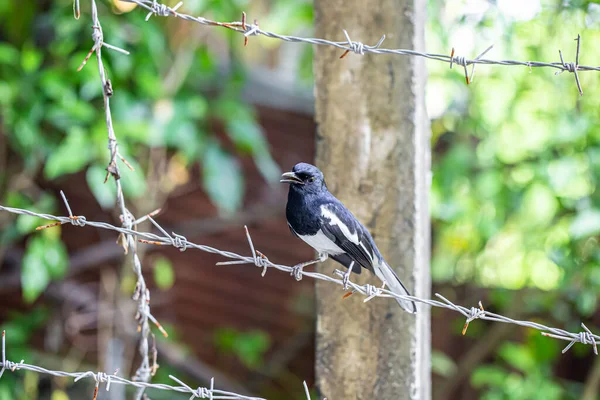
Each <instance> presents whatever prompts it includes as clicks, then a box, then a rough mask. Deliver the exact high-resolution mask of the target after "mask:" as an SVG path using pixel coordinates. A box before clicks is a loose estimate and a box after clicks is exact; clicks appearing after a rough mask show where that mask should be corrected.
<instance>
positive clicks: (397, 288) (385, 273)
mask: <svg viewBox="0 0 600 400" xmlns="http://www.w3.org/2000/svg"><path fill="white" fill-rule="evenodd" d="M373 269H374V270H375V275H377V277H378V278H379V279H381V280H382V281H384V282H385V284H386V285H387V286H388V287H389V289H390V291H391V292H393V293H396V294H402V295H408V296H410V293H409V292H408V290H406V288H405V287H404V285H403V284H402V282H401V281H400V278H398V275H396V272H394V270H393V269H392V268H391V267H390V266H389V265H387V264H386V263H385V261H384V262H381V263H375V265H373ZM396 301H397V302H398V304H400V307H402V308H403V309H404V310H405V311H406V312H409V313H411V314H415V313H416V312H417V306H416V304H415V303H414V301H410V300H401V299H396Z"/></svg>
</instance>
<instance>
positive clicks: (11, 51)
mask: <svg viewBox="0 0 600 400" xmlns="http://www.w3.org/2000/svg"><path fill="white" fill-rule="evenodd" d="M18 59H19V51H18V50H17V49H15V48H14V47H13V46H11V45H9V44H8V43H0V64H6V65H15V63H16V62H17V60H18Z"/></svg>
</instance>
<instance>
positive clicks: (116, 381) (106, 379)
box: [0, 331, 265, 400]
mask: <svg viewBox="0 0 600 400" xmlns="http://www.w3.org/2000/svg"><path fill="white" fill-rule="evenodd" d="M5 370H10V371H11V372H15V371H18V370H27V371H33V372H36V373H38V374H46V375H51V376H59V377H67V378H73V380H74V382H79V381H80V380H83V379H91V380H93V381H94V382H95V386H94V395H93V397H92V399H93V400H96V398H97V397H98V390H99V388H100V385H102V384H106V387H105V388H106V391H107V392H108V391H110V387H111V385H128V386H134V387H137V388H142V389H158V390H166V391H174V392H179V393H187V394H191V397H190V399H193V398H200V399H215V400H216V399H222V400H265V399H263V398H260V397H252V396H244V395H241V394H237V393H232V392H228V391H225V390H220V389H215V384H214V378H212V379H211V382H210V388H204V387H200V388H197V389H192V388H191V387H189V386H188V385H186V384H185V383H183V382H182V381H180V380H179V379H177V378H175V377H174V376H171V375H169V377H170V378H171V379H173V380H174V381H175V382H177V383H179V384H180V385H181V386H171V385H166V384H163V383H147V382H140V381H135V380H129V379H125V378H122V377H120V376H118V375H117V373H118V372H119V370H117V371H115V372H114V373H113V374H112V375H109V374H107V373H105V372H93V371H85V372H64V371H54V370H49V369H46V368H42V367H39V366H37V365H32V364H26V363H25V360H21V362H18V363H15V362H12V361H9V360H7V359H6V332H5V331H2V369H0V378H1V377H2V375H3V374H4V372H5Z"/></svg>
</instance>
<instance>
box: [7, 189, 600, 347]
mask: <svg viewBox="0 0 600 400" xmlns="http://www.w3.org/2000/svg"><path fill="white" fill-rule="evenodd" d="M61 196H62V197H63V200H64V201H65V204H66V197H65V196H64V193H63V192H61ZM68 209H69V208H68ZM0 211H7V212H9V213H13V214H22V215H31V216H34V217H40V218H44V219H47V220H52V221H57V222H55V223H52V224H49V225H43V226H40V227H38V228H37V230H41V229H48V228H52V227H53V226H56V225H62V224H69V223H70V224H72V225H74V226H79V227H82V226H86V225H88V226H92V227H95V228H99V229H106V230H111V231H115V232H118V233H120V234H123V235H130V236H132V237H134V238H136V239H137V241H138V242H141V243H146V244H151V245H158V246H173V247H175V248H177V249H179V250H180V251H185V250H187V249H188V248H194V249H197V250H200V251H203V252H206V253H212V254H218V255H220V256H223V257H225V258H230V259H232V261H222V262H218V263H217V265H234V264H254V265H255V266H257V267H259V268H261V269H262V272H261V275H262V276H264V275H265V274H266V273H267V271H268V269H269V268H272V269H276V270H279V271H283V272H287V273H289V274H290V275H292V276H293V277H294V278H295V279H296V280H301V279H302V278H303V277H308V278H312V279H319V280H323V281H326V282H330V283H333V284H336V285H340V286H342V288H343V289H344V290H348V289H351V292H350V293H358V294H361V295H363V296H365V299H364V300H363V301H364V302H367V301H370V300H372V299H373V298H375V297H383V298H395V299H400V300H408V301H414V302H416V303H421V304H426V305H429V306H432V307H439V308H445V309H448V310H452V311H455V312H457V313H459V314H461V315H463V316H464V317H465V318H466V321H465V325H464V327H463V331H462V333H463V335H464V334H465V333H466V330H467V328H468V326H469V323H471V322H472V321H474V320H476V319H482V320H487V321H495V322H503V323H508V324H514V325H518V326H523V327H527V328H532V329H537V330H539V331H542V332H541V333H542V335H544V336H547V337H551V338H555V339H560V340H565V341H568V342H569V344H568V345H567V346H566V347H565V348H564V350H563V353H565V352H567V351H568V350H569V349H570V348H571V347H572V346H573V345H574V344H575V343H583V344H591V345H592V346H593V349H594V353H595V354H596V355H597V354H598V349H597V344H598V343H600V336H598V335H596V334H593V333H592V332H591V331H590V330H589V329H588V328H587V327H586V326H585V325H584V324H583V323H582V324H581V326H582V328H583V331H582V332H578V333H572V332H568V331H566V330H564V329H560V328H553V327H549V326H546V325H544V324H540V323H537V322H532V321H522V320H517V319H512V318H509V317H506V316H503V315H500V314H496V313H493V312H490V311H487V310H485V309H484V308H483V305H482V304H481V302H479V306H478V307H470V308H469V307H464V306H460V305H457V304H454V303H453V302H452V301H450V300H448V299H447V298H446V297H444V296H442V295H441V294H439V293H436V294H435V295H436V297H437V298H439V299H440V300H432V299H422V298H420V297H417V296H409V295H402V294H397V293H392V292H391V291H389V290H386V289H385V288H384V287H376V286H373V285H370V284H365V285H357V284H356V283H354V282H352V281H350V280H347V279H344V272H343V271H341V270H338V269H336V270H335V271H334V274H335V275H336V276H339V277H341V278H342V279H336V278H334V277H332V276H329V275H325V274H321V273H318V272H309V271H304V270H303V269H302V268H298V267H297V266H287V265H281V264H276V263H273V262H271V261H270V260H269V259H268V258H267V256H265V255H264V254H263V253H261V252H260V251H258V250H256V248H255V247H254V243H253V242H252V237H251V236H250V232H249V231H248V227H245V230H246V238H247V240H248V245H249V247H250V252H251V256H242V255H240V254H237V253H233V252H231V251H226V250H219V249H216V248H214V247H210V246H206V245H202V244H196V243H193V242H190V241H189V240H187V239H186V238H185V237H184V236H181V235H178V234H176V233H174V232H172V233H171V234H169V233H167V231H166V230H165V229H163V228H162V227H161V226H160V225H159V224H158V223H157V222H156V221H155V220H154V219H153V218H152V216H151V215H147V216H145V217H144V219H148V220H149V221H150V222H151V223H152V224H153V225H154V226H155V227H156V229H157V230H158V231H159V232H160V233H161V234H162V236H161V235H157V234H154V233H151V232H138V231H135V230H133V229H131V228H124V227H118V226H114V225H111V224H109V223H106V222H96V221H88V220H87V219H86V218H85V217H84V216H73V215H72V214H71V213H70V209H69V216H68V217H62V216H55V215H51V214H42V213H37V212H34V211H30V210H24V209H20V208H13V207H6V206H2V205H0ZM305 264H306V263H301V264H298V266H300V265H305ZM350 293H347V294H346V295H345V296H344V297H347V296H348V295H349V294H350Z"/></svg>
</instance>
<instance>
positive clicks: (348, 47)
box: [120, 0, 600, 94]
mask: <svg viewBox="0 0 600 400" xmlns="http://www.w3.org/2000/svg"><path fill="white" fill-rule="evenodd" d="M120 1H125V2H129V3H135V4H137V5H139V6H140V7H142V8H144V9H146V10H147V11H148V13H149V15H151V14H156V15H160V16H173V17H176V18H180V19H183V20H186V21H191V22H196V23H198V24H201V25H208V26H218V27H222V28H226V29H230V30H232V31H235V32H239V33H242V34H243V35H245V36H248V35H250V34H252V35H259V36H265V37H268V38H272V39H278V40H283V41H286V42H295V43H309V44H314V45H319V46H331V47H336V48H338V49H342V50H344V53H343V54H342V56H341V57H340V58H344V57H345V56H346V55H347V54H348V53H349V52H351V51H352V52H354V53H357V54H367V53H370V54H396V55H405V56H415V57H423V58H427V59H429V60H435V61H440V62H445V63H449V64H450V68H452V66H453V65H454V64H455V63H456V64H460V65H462V66H463V67H464V70H465V80H466V82H467V84H469V83H471V82H473V75H474V73H475V65H476V64H486V65H505V66H509V65H513V66H524V67H528V68H529V69H531V68H554V69H557V70H559V71H558V72H557V73H560V72H564V71H568V72H573V73H574V74H575V80H576V82H577V88H578V89H579V93H580V94H583V91H582V90H581V84H580V82H579V75H578V73H577V71H600V66H599V67H592V66H584V65H579V56H578V55H577V57H576V62H575V63H565V62H564V60H562V59H561V61H560V62H541V61H515V60H490V59H484V58H483V56H484V55H485V54H486V53H487V52H488V51H490V50H491V48H492V46H490V47H488V48H487V49H486V50H485V51H483V52H482V53H481V54H480V55H478V56H477V57H475V58H474V59H472V60H471V59H467V58H465V57H459V56H455V52H454V49H452V53H451V54H450V55H447V54H436V53H426V52H421V51H416V50H409V49H385V48H381V47H380V45H381V43H382V42H383V39H384V37H385V36H383V37H382V38H381V39H380V40H379V42H378V43H377V44H376V45H375V46H367V45H364V44H362V43H361V42H354V41H352V40H350V37H349V35H348V33H347V32H346V31H344V36H345V37H346V40H345V41H340V42H336V41H331V40H326V39H320V38H310V37H300V36H290V35H280V34H278V33H274V32H269V31H265V30H262V29H260V28H259V27H258V24H257V23H256V21H255V23H254V25H248V24H247V23H246V20H245V17H244V15H245V14H242V21H241V22H238V21H235V22H218V21H213V20H210V19H208V18H204V17H195V16H192V15H189V14H185V13H183V12H176V11H175V7H173V8H170V7H168V6H166V5H164V4H161V3H159V2H158V1H156V0H120ZM178 5H179V4H178ZM177 8H179V7H177ZM577 38H578V39H576V40H577V49H578V52H577V53H578V54H579V42H580V41H579V38H580V36H579V35H578V36H577ZM244 42H245V43H247V42H246V40H244ZM561 58H562V57H561ZM469 65H472V66H473V67H472V69H471V74H470V75H469V73H468V71H467V67H468V66H469Z"/></svg>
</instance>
